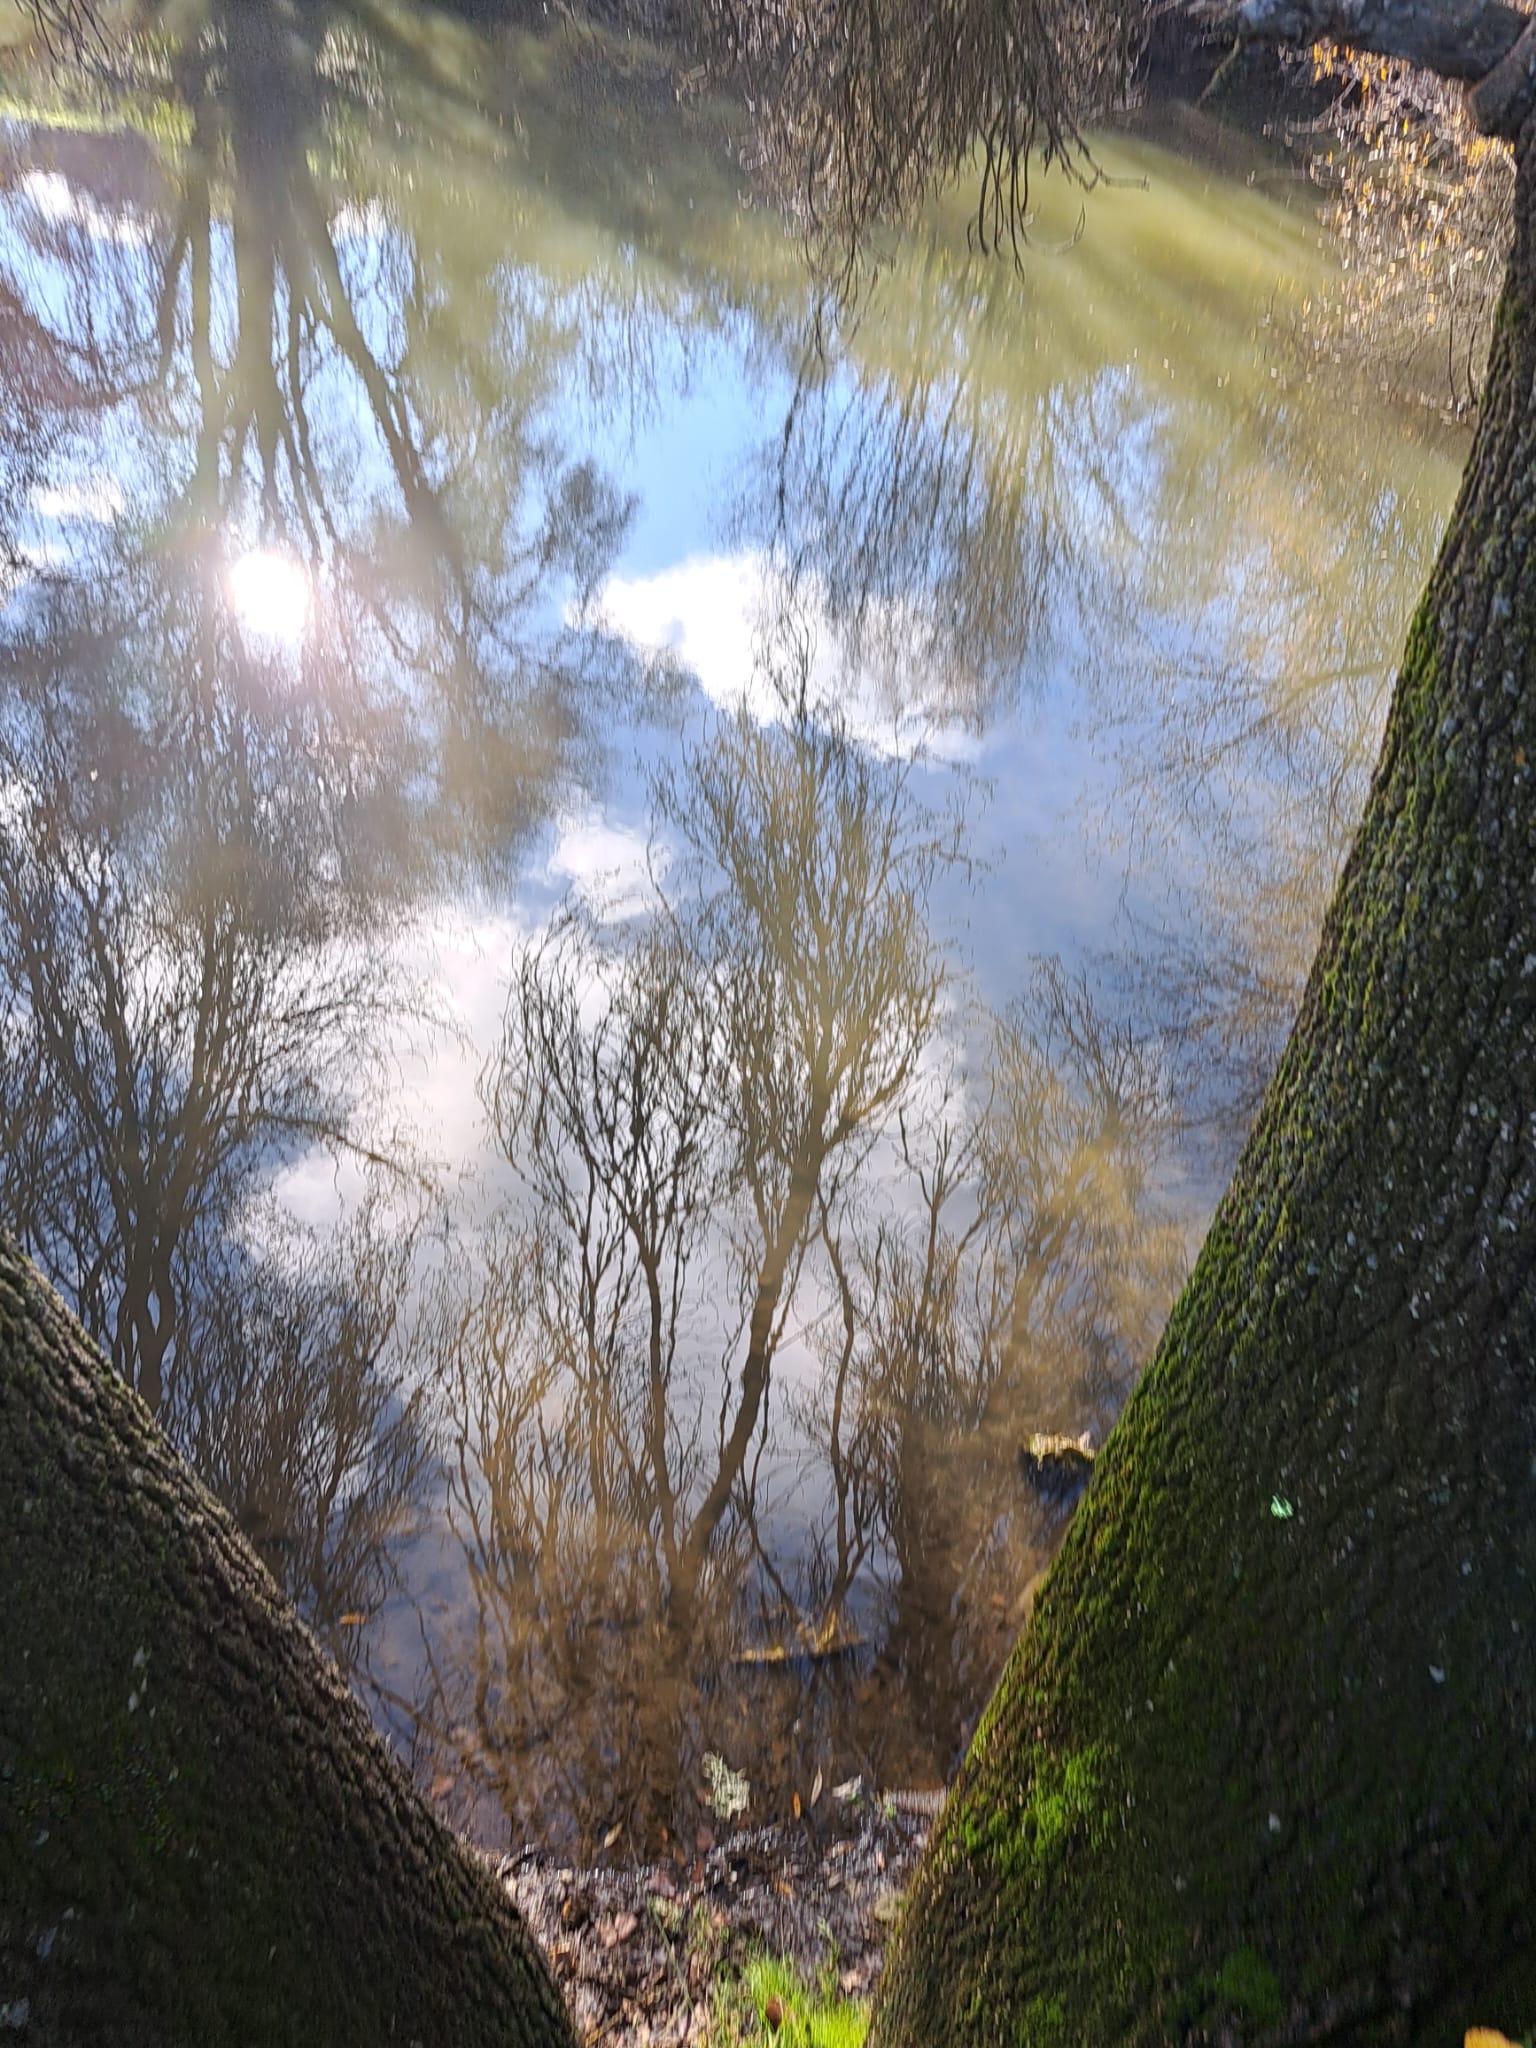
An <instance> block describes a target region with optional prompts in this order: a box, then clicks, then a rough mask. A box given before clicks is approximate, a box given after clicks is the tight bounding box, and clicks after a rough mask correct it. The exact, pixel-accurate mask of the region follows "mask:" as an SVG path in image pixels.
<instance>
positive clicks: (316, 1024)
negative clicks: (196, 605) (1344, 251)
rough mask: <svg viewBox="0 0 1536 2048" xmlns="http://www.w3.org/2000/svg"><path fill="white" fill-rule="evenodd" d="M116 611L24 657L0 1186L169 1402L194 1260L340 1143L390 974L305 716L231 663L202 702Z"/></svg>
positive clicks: (193, 683) (30, 631)
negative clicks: (244, 1210)
mask: <svg viewBox="0 0 1536 2048" xmlns="http://www.w3.org/2000/svg"><path fill="white" fill-rule="evenodd" d="M130 588H131V584H130ZM122 594H123V593H122V590H121V588H119V589H118V590H117V591H116V592H114V593H113V595H112V598H111V599H110V600H108V601H107V602H106V603H103V601H102V598H101V596H100V594H99V593H98V592H97V591H95V590H94V589H92V588H90V587H86V588H83V589H81V588H76V587H74V586H72V585H71V584H70V583H69V582H68V581H67V580H65V581H61V582H60V583H59V584H58V585H57V587H56V588H55V589H54V590H52V591H51V592H50V593H49V594H48V597H47V600H46V601H43V600H39V601H37V602H36V603H34V604H31V605H29V606H28V607H27V617H26V622H25V623H22V624H19V625H18V627H17V629H16V630H14V631H13V634H12V635H11V638H10V643H9V646H8V649H7V654H8V661H7V681H6V684H5V686H4V688H3V690H0V785H3V786H4V788H5V789H6V791H7V797H6V801H5V809H4V813H3V816H0V841H3V846H4V858H3V859H0V1036H3V1041H4V1046H5V1053H6V1058H5V1061H4V1074H3V1078H0V1101H3V1102H4V1104H5V1109H4V1120H5V1122H6V1124H7V1126H8V1127H13V1128H16V1129H25V1130H26V1131H27V1133H28V1135H27V1140H26V1143H25V1145H24V1147H23V1149H22V1151H21V1152H20V1153H19V1154H14V1155H11V1156H10V1157H9V1158H8V1160H7V1162H6V1170H5V1173H4V1175H3V1182H0V1185H3V1190H4V1200H5V1205H6V1210H7V1217H8V1221H9V1223H10V1225H11V1227H12V1228H13V1229H14V1230H15V1231H16V1232H17V1234H18V1235H19V1236H20V1237H21V1238H22V1240H23V1242H24V1243H26V1244H27V1245H28V1247H29V1248H30V1249H31V1250H32V1251H33V1252H34V1253H35V1255H36V1256H37V1257H38V1258H39V1259H40V1260H41V1262H42V1263H43V1264H44V1266H45V1267H46V1269H47V1270H49V1271H50V1272H51V1273H53V1274H54V1276H55V1277H56V1278H57V1279H58V1280H59V1282H60V1284H61V1285H63V1286H64V1287H65V1288H66V1290H67V1291H68V1292H69V1294H70V1295H71V1298H72V1299H73V1300H74V1301H75V1303H76V1304H77V1306H78V1308H79V1312H80V1314H81V1315H82V1317H83V1319H84V1320H85V1321H86V1323H87V1325H88V1327H90V1328H91V1329H92V1330H94V1331H95V1332H96V1333H97V1334H98V1335H99V1336H100V1337H101V1339H102V1341H103V1342H104V1343H105V1345H106V1346H107V1348H108V1350H109V1352H110V1354H111V1355H112V1357H113V1359H114V1362H115V1363H116V1364H117V1366H118V1368H119V1370H120V1371H122V1372H123V1373H124V1374H125V1376H127V1377H128V1378H129V1379H130V1380H131V1381H132V1383H133V1384H134V1385H135V1386H137V1387H138V1389H139V1391H140V1392H141V1393H142V1394H143V1396H144V1398H145V1399H146V1400H147V1401H148V1402H149V1403H150V1405H151V1406H152V1407H158V1406H159V1405H160V1402H161V1400H162V1398H163V1396H164V1394H165V1391H166V1386H167V1375H168V1373H169V1371H170V1370H171V1367H172V1363H173V1357H172V1354H173V1353H174V1351H175V1350H176V1347H177V1342H178V1326H179V1322H180V1314H181V1304H182V1301H183V1298H184V1296H185V1293H186V1289H187V1277H186V1271H185V1259H186V1256H187V1251H188V1247H189V1246H190V1245H191V1243H192V1241H193V1239H194V1238H195V1237H196V1236H197V1234H198V1233H199V1232H201V1231H202V1230H204V1229H206V1228H207V1227H209V1226H210V1225H211V1224H213V1223H214V1222H215V1220H216V1219H217V1218H219V1217H221V1216H228V1215H230V1214H231V1213H233V1211H234V1210H235V1209H236V1207H237V1206H238V1205H239V1203H240V1202H241V1201H242V1200H243V1198H244V1197H245V1195H246V1193H247V1191H248V1190H249V1188H250V1187H251V1185H252V1184H253V1182H254V1180H255V1179H256V1178H258V1177H259V1176H260V1175H261V1174H263V1173H264V1172H266V1171H269V1170H270V1167H271V1164H272V1162H273V1159H274V1156H275V1154H276V1153H277V1152H279V1151H281V1150H282V1149H287V1150H289V1151H293V1150H296V1149H300V1148H303V1147H306V1146H308V1145H310V1144H313V1143H315V1142H317V1141H323V1142H330V1143H333V1144H334V1143H339V1142H342V1141H343V1140H344V1138H345V1135H346V1123H347V1116H348V1110H349V1106H350V1102H351V1099H352V1097H353V1096H354V1094H355V1093H356V1088H357V1083H358V1079H359V1078H360V1074H361V1071H362V1069H361V1065H360V1062H361V1058H362V1054H363V1049H364V1046H365V1044H366V1042H367V1039H368V1036H369V1034H370V1031H371V1029H372V1027H373V1025H374V1024H375V1022H376V1020H377V1016H378V1012H379V1008H380V1004H381V1002H382V1000H383V998H384V993H385V978H384V976H383V973H382V971H381V966H380V963H379V961H378V959H377V957H376V955H374V954H372V953H370V950H369V948H368V947H367V946H366V944H365V943H364V939H365V936H366V933H367V930H368V926H369V923H370V919H371V910H370V904H369V901H368V899H367V897H366V895H365V896H362V897H360V896H359V895H358V894H357V893H356V892H355V891H354V890H353V889H351V888H350V887H349V886H348V879H349V878H348V874H347V862H346V851H347V843H346V839H345V837H340V838H339V837H338V835H337V834H336V833H334V832H333V831H332V830H331V826H332V823H333V814H332V811H331V808H330V805H329V804H328V803H327V802H326V801H325V799H324V797H322V798H321V800H320V801H319V802H318V803H312V802H311V801H310V800H309V792H308V791H307V790H305V789H304V788H303V787H302V786H300V787H297V788H296V787H295V782H294V775H293V765H294V761H295V759H297V760H303V759H304V756H305V753H306V751H308V752H309V753H310V756H311V759H313V758H314V751H313V749H314V744H315V740H316V737H317V735H316V726H315V721H314V720H313V719H312V718H311V717H310V716H308V715H307V711H306V707H305V706H304V705H303V704H302V701H289V702H284V701H283V700H282V699H278V700H277V701H276V702H275V703H274V702H272V701H271V700H270V699H269V698H268V697H267V695H266V690H267V678H266V677H265V676H264V675H263V674H261V673H260V672H254V673H253V672H251V671H249V670H241V669H238V668H237V669H236V670H235V672H234V674H233V675H232V676H228V675H227V676H226V682H227V685H228V686H227V687H226V688H225V690H224V693H223V700H222V702H219V703H215V704H212V705H210V704H207V703H205V702H204V701H203V700H202V697H201V691H200V684H201V683H202V682H204V681H208V680H211V679H209V678H207V677H206V676H204V677H199V676H197V675H196V674H194V675H193V676H192V677H190V678H183V677H180V676H178V674H177V672H176V669H175V666H174V664H173V663H169V662H167V663H165V664H164V666H162V667H159V668H158V669H157V667H156V666H154V663H155V652H154V651H153V650H152V647H151V646H146V644H145V642H144V641H142V640H141V641H140V642H139V643H138V644H137V645H135V644H134V643H133V642H132V641H131V640H130V641H120V642H118V643H117V645H116V647H115V648H114V649H112V651H111V652H109V651H108V649H109V647H110V646H111V643H106V644H104V643H103V642H102V640H101V638H100V627H101V623H102V614H103V612H104V611H105V612H106V613H107V615H108V616H111V614H112V610H113V608H114V607H115V603H116V601H117V600H118V599H119V598H120V597H121V595H122ZM149 675H153V676H156V677H157V684H156V686H155V687H149V686H147V685H146V682H145V680H144V678H145V677H146V676H149ZM343 808H345V807H344V806H343Z"/></svg>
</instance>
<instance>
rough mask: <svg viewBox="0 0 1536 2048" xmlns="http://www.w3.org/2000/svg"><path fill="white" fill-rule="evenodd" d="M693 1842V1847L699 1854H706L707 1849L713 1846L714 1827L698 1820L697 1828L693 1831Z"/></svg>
mask: <svg viewBox="0 0 1536 2048" xmlns="http://www.w3.org/2000/svg"><path fill="white" fill-rule="evenodd" d="M693 1842H694V1847H695V1848H696V1849H697V1850H698V1852H699V1854H700V1855H701V1856H705V1855H708V1853H709V1851H710V1850H711V1849H713V1847H714V1846H715V1831H714V1829H713V1828H712V1827H709V1826H708V1825H707V1824H706V1823H705V1822H703V1821H700V1822H699V1825H698V1827H697V1829H696V1830H695V1831H694V1837H693Z"/></svg>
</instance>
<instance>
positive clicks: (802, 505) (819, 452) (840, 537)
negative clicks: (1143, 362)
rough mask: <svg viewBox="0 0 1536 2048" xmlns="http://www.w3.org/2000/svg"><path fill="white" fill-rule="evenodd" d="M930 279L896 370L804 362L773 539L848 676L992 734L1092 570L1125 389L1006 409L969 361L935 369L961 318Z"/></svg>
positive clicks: (781, 450) (776, 461)
mask: <svg viewBox="0 0 1536 2048" xmlns="http://www.w3.org/2000/svg"><path fill="white" fill-rule="evenodd" d="M927 282H929V283H930V284H931V285H932V286H933V289H932V291H931V292H930V293H928V294H926V295H925V296H924V298H923V300H922V307H921V315H920V316H919V315H914V317H921V318H922V319H924V320H925V321H931V323H932V325H931V329H929V330H928V331H925V332H924V333H923V334H922V335H921V336H920V337H917V338H913V339H910V340H909V341H908V343H907V346H908V347H909V348H910V349H911V354H910V356H908V355H907V354H906V353H905V351H904V353H903V359H902V363H901V366H900V368H897V369H886V368H885V367H884V362H883V358H882V356H881V355H880V353H879V351H878V349H877V348H876V346H875V345H874V344H873V343H871V344H867V353H868V354H869V355H871V356H873V357H874V361H873V362H872V363H866V362H862V361H861V360H860V358H859V357H858V356H854V357H853V358H852V359H851V360H850V363H849V365H848V366H847V369H846V370H845V371H844V373H843V374H834V373H833V372H832V371H830V370H829V369H828V367H827V366H826V365H824V364H822V363H820V362H819V361H817V360H815V359H814V358H812V359H810V360H808V361H807V362H806V363H805V364H804V365H803V366H802V371H801V376H800V379H799V382H798V385H797V388H796V391H795V396H794V399H793V401H792V403H791V406H790V409H789V412H788V414H787V416H786V418H785V422H784V429H783V434H782V437H781V439H780V440H779V442H778V444H777V445H776V446H775V448H774V450H773V455H772V459H771V461H770V462H769V463H768V464H767V465H766V473H765V475H764V477H763V484H764V486H765V487H766V489H767V490H769V491H771V493H772V501H773V506H774V519H773V529H772V530H773V533H774V544H775V547H776V549H777V550H778V552H779V554H780V555H781V557H782V559H783V561H784V564H785V567H786V570H787V572H788V573H789V575H790V577H791V578H792V579H793V580H797V581H799V582H800V583H802V584H807V585H809V587H810V588H812V589H814V591H815V594H816V595H817V596H818V597H819V599H820V600H821V602H822V604H823V605H824V606H825V609H826V614H827V618H828V621H829V623H830V625H831V626H832V628H833V630H834V632H835V634H836V636H837V639H838V642H839V646H840V651H841V652H842V654H843V656H844V658H845V660H846V661H847V663H848V665H849V667H850V669H856V670H863V671H865V672H866V673H867V674H868V675H870V676H871V677H873V678H877V679H881V680H883V681H884V682H885V683H886V687H887V690H888V693H889V694H890V695H891V696H892V697H893V698H895V699H896V701H894V702H893V703H892V704H891V705H890V706H889V707H888V708H889V710H890V711H891V712H892V713H894V714H896V715H898V716H899V715H900V714H901V713H902V712H903V711H907V710H911V709H919V710H922V711H924V712H926V713H927V714H928V715H930V716H937V717H939V718H942V719H945V720H953V721H955V722H957V723H961V724H964V725H967V726H970V727H977V728H979V727H980V726H981V725H983V724H984V723H985V722H986V721H987V719H988V718H989V717H990V716H991V715H994V714H995V713H996V712H997V710H998V709H999V708H1000V707H1001V706H1003V705H1006V703H1007V702H1008V701H1009V699H1010V698H1011V697H1012V696H1013V695H1014V694H1015V693H1016V692H1017V689H1018V687H1019V680H1020V677H1021V676H1022V675H1023V674H1024V673H1025V672H1026V670H1027V669H1028V667H1029V665H1030V663H1031V660H1032V658H1034V659H1035V660H1038V659H1039V658H1040V656H1041V655H1042V654H1043V653H1044V651H1045V644H1046V643H1048V640H1049V636H1050V632H1051V629H1052V626H1053V623H1055V619H1056V608H1057V607H1059V605H1060V603H1061V599H1062V595H1063V593H1062V589H1061V585H1062V581H1063V578H1064V577H1066V576H1069V575H1070V577H1071V578H1073V579H1074V581H1075V583H1076V585H1077V588H1078V593H1079V595H1080V594H1081V588H1082V585H1083V582H1084V580H1085V579H1086V578H1087V577H1088V576H1089V575H1090V574H1091V573H1092V570H1093V566H1094V565H1093V556H1092V550H1091V549H1084V548H1082V547H1081V545H1074V540H1073V536H1074V535H1081V533H1082V531H1083V528H1084V525H1085V523H1086V521H1087V519H1088V517H1089V515H1090V511H1091V506H1090V500H1092V499H1093V498H1094V497H1095V496H1096V495H1097V494H1099V493H1100V492H1101V491H1102V488H1103V479H1102V478H1100V477H1099V476H1097V475H1096V473H1095V471H1096V467H1097V464H1098V461H1099V459H1100V456H1099V451H1100V450H1101V449H1107V448H1109V447H1112V446H1113V445H1114V441H1115V429H1114V424H1113V422H1112V421H1111V420H1109V419H1106V418H1104V417H1101V415H1103V414H1105V413H1107V412H1110V411H1111V410H1112V409H1113V402H1114V395H1113V393H1109V392H1103V391H1095V390H1093V389H1092V388H1088V389H1078V388H1073V387H1063V388H1058V389H1053V390H1046V391H1043V392H1041V393H1040V394H1038V397H1037V402H1036V404H1035V405H1034V406H1032V407H1031V406H1028V405H1025V404H1020V403H1017V402H1014V403H1010V404H1008V405H1006V406H1004V405H1000V404H999V403H998V393H997V391H996V390H995V389H993V388H989V383H988V380H987V378H986V377H985V376H984V375H981V374H978V373H977V372H975V371H974V369H972V368H971V367H970V366H965V367H964V369H963V370H962V365H961V364H960V363H958V362H957V363H956V364H955V366H954V368H953V370H952V372H951V373H950V374H948V375H942V374H941V375H935V373H934V363H935V360H939V361H942V360H943V356H944V354H945V352H946V347H947V335H948V331H949V328H950V326H951V324H952V323H954V322H955V321H956V320H958V319H959V317H960V315H959V313H958V310H957V308H956V307H955V306H954V304H953V303H952V301H951V297H950V294H949V293H947V292H946V291H945V290H943V289H942V281H941V280H939V279H936V278H935V279H929V280H927ZM871 319H873V315H871ZM855 371H857V372H858V374H857V375H856V376H855V375H853V374H850V373H852V372H855ZM748 516H749V517H750V518H756V517H757V516H759V515H758V513H757V510H756V508H749V510H748ZM914 697H916V698H917V699H919V701H918V702H917V703H916V704H913V703H911V702H910V701H908V700H910V699H912V698H914ZM882 708H886V707H882Z"/></svg>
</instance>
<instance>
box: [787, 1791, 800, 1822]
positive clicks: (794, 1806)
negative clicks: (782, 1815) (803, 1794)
mask: <svg viewBox="0 0 1536 2048" xmlns="http://www.w3.org/2000/svg"><path fill="white" fill-rule="evenodd" d="M789 1804H790V1810H791V1812H792V1813H793V1814H794V1816H795V1819H796V1820H798V1819H799V1818H800V1794H799V1793H798V1792H797V1793H795V1795H794V1797H793V1798H792V1799H791V1800H790V1802H789Z"/></svg>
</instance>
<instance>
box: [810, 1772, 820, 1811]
mask: <svg viewBox="0 0 1536 2048" xmlns="http://www.w3.org/2000/svg"><path fill="white" fill-rule="evenodd" d="M820 1797H821V1770H820V1767H819V1766H818V1768H817V1771H816V1776H815V1778H814V1779H813V1780H812V1782H811V1804H812V1806H814V1805H815V1804H816V1802H817V1800H818V1799H819V1798H820Z"/></svg>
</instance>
